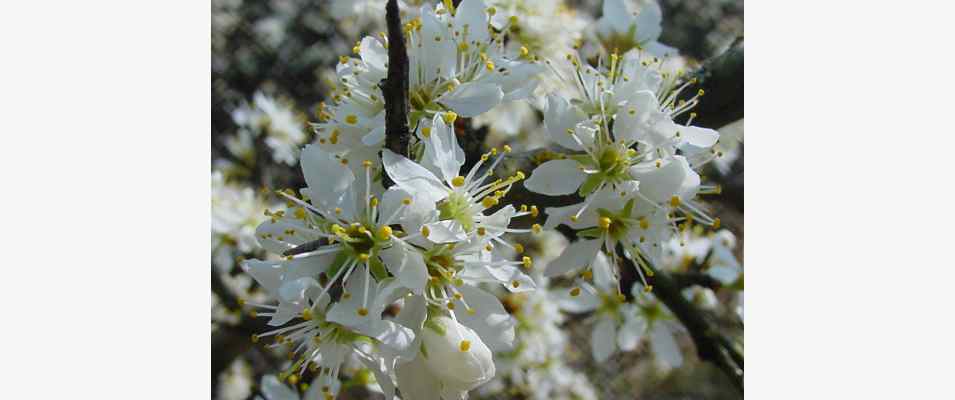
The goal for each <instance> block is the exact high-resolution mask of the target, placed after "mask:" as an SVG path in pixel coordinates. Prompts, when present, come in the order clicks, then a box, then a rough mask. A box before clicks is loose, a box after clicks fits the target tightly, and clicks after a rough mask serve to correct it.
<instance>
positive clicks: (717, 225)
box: [713, 217, 721, 229]
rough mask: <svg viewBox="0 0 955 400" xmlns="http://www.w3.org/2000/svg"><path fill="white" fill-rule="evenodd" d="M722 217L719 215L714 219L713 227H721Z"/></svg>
mask: <svg viewBox="0 0 955 400" xmlns="http://www.w3.org/2000/svg"><path fill="white" fill-rule="evenodd" d="M720 223H721V221H720V219H719V217H717V218H715V219H713V229H720Z"/></svg>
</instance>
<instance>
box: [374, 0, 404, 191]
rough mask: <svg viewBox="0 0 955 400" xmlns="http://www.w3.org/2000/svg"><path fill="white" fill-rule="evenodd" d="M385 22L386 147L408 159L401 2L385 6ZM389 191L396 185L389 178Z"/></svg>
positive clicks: (387, 182)
mask: <svg viewBox="0 0 955 400" xmlns="http://www.w3.org/2000/svg"><path fill="white" fill-rule="evenodd" d="M385 21H386V22H387V25H388V76H387V78H385V80H384V81H382V83H380V84H379V85H380V87H381V92H382V95H383V96H384V99H385V147H387V148H388V149H389V150H391V151H393V152H395V153H396V154H401V155H403V156H406V157H407V156H408V142H409V141H410V140H411V132H409V130H408V50H407V48H406V46H405V37H404V34H403V33H402V31H401V16H400V15H399V13H398V2H397V0H388V4H387V5H386V6H385ZM384 179H385V182H384V183H385V187H386V188H387V187H389V186H391V184H392V182H391V179H389V177H388V175H387V174H385V176H384Z"/></svg>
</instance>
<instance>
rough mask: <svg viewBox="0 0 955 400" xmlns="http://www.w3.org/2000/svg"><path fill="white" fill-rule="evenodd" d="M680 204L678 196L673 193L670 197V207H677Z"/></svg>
mask: <svg viewBox="0 0 955 400" xmlns="http://www.w3.org/2000/svg"><path fill="white" fill-rule="evenodd" d="M679 206H680V196H677V195H673V197H670V207H679Z"/></svg>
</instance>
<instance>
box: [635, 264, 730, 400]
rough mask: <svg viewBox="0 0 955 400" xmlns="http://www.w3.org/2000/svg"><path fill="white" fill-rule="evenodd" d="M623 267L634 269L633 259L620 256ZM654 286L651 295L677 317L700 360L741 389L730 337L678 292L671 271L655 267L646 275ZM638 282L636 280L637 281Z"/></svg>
mask: <svg viewBox="0 0 955 400" xmlns="http://www.w3.org/2000/svg"><path fill="white" fill-rule="evenodd" d="M622 261H623V265H622V266H621V267H622V268H621V269H622V270H624V271H625V270H631V271H632V270H635V269H636V268H637V267H636V266H634V265H633V262H632V261H630V260H628V259H626V258H622ZM647 279H648V280H649V283H650V285H651V286H652V287H653V294H654V295H655V296H656V297H657V299H659V300H660V301H661V302H663V304H666V306H667V308H668V309H670V311H671V312H672V313H673V315H675V316H676V317H677V319H679V320H680V322H681V323H682V324H683V326H685V327H686V330H687V331H688V332H689V333H690V337H691V338H692V339H693V344H694V345H696V353H697V354H698V355H699V356H700V359H701V360H703V361H708V362H711V363H713V364H714V365H716V367H717V368H719V369H720V370H721V371H723V373H725V374H726V376H728V377H729V378H730V381H731V382H732V383H733V385H734V386H735V387H736V388H737V389H739V391H740V393H742V392H743V356H742V354H740V353H739V352H738V351H737V350H736V348H735V347H733V346H732V344H731V343H730V341H729V339H727V338H725V337H724V336H723V335H721V334H720V333H719V332H718V331H717V329H716V326H715V324H713V323H712V322H711V321H707V320H706V319H705V318H704V316H703V314H702V313H701V312H700V311H699V310H697V309H696V308H695V307H694V306H693V305H692V304H690V302H689V301H687V300H686V299H685V298H684V297H683V293H681V290H682V287H681V286H680V285H679V284H678V282H677V281H676V280H675V279H674V278H672V277H671V276H670V274H668V273H666V272H662V271H658V270H656V269H654V271H653V276H652V277H648V278H647ZM638 283H639V281H638Z"/></svg>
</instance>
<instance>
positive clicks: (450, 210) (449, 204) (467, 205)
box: [438, 193, 474, 232]
mask: <svg viewBox="0 0 955 400" xmlns="http://www.w3.org/2000/svg"><path fill="white" fill-rule="evenodd" d="M438 211H439V212H440V215H439V218H441V220H454V221H457V222H458V223H459V224H461V226H462V227H464V230H465V231H468V232H470V231H471V228H473V227H474V216H473V215H471V202H470V201H468V198H467V197H465V196H464V195H462V194H460V193H451V195H450V196H448V197H447V198H445V199H444V200H442V201H441V202H440V203H438Z"/></svg>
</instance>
